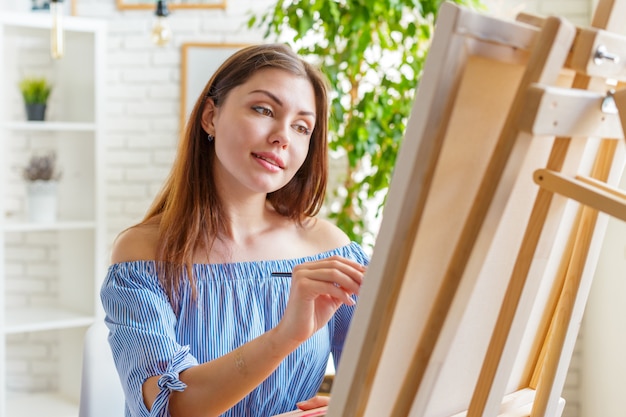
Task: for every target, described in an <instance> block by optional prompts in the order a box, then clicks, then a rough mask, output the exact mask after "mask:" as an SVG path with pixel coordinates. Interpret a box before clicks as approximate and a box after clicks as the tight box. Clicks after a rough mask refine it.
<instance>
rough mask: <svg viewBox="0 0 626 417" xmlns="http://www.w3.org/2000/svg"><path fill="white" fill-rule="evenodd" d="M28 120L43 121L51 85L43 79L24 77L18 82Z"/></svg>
mask: <svg viewBox="0 0 626 417" xmlns="http://www.w3.org/2000/svg"><path fill="white" fill-rule="evenodd" d="M18 85H19V89H20V92H21V93H22V98H23V99H24V105H25V106H26V117H27V119H28V120H44V118H45V113H46V106H47V104H48V98H49V97H50V93H51V92H52V85H50V83H49V82H48V80H46V79H45V78H43V77H26V78H22V80H20V82H19V84H18Z"/></svg>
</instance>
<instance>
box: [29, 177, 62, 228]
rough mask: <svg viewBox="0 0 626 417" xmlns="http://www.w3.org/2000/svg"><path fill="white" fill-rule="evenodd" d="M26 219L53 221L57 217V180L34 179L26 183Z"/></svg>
mask: <svg viewBox="0 0 626 417" xmlns="http://www.w3.org/2000/svg"><path fill="white" fill-rule="evenodd" d="M28 219H29V220H30V221H31V222H34V223H53V222H55V221H56V219H57V182H56V181H43V180H35V181H32V182H29V183H28Z"/></svg>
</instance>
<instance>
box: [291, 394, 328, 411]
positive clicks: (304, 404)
mask: <svg viewBox="0 0 626 417" xmlns="http://www.w3.org/2000/svg"><path fill="white" fill-rule="evenodd" d="M329 402H330V397H324V396H321V395H317V396H315V397H313V398H310V399H308V400H306V401H301V402H299V403H298V404H296V407H298V408H299V409H300V410H311V409H313V408H319V407H324V406H325V405H328V403H329Z"/></svg>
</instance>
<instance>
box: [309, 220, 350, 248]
mask: <svg viewBox="0 0 626 417" xmlns="http://www.w3.org/2000/svg"><path fill="white" fill-rule="evenodd" d="M304 233H305V234H306V237H305V239H306V241H307V242H309V244H311V245H314V246H315V248H316V249H317V251H319V252H325V251H329V250H332V249H336V248H340V247H342V246H345V245H347V244H349V243H350V238H349V237H348V235H347V234H346V233H345V232H344V231H343V230H341V229H340V228H339V227H337V226H336V225H335V224H334V223H332V222H330V221H328V220H326V219H321V218H315V219H311V221H310V222H309V223H308V224H307V226H306V227H305V232H304Z"/></svg>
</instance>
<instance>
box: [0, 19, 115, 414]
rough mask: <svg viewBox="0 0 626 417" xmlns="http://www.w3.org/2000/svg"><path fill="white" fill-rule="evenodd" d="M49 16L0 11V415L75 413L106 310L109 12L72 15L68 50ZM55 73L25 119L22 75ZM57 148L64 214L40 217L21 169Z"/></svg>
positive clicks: (66, 21) (67, 27) (67, 33)
mask: <svg viewBox="0 0 626 417" xmlns="http://www.w3.org/2000/svg"><path fill="white" fill-rule="evenodd" d="M51 24H52V18H51V16H50V15H49V14H45V13H44V14H42V13H8V12H3V13H1V14H0V417H32V416H38V415H40V416H44V415H45V416H46V417H76V416H78V403H79V397H80V379H81V367H82V347H83V338H84V335H85V331H86V330H87V328H88V326H89V325H91V324H92V323H93V322H94V321H95V320H96V319H97V318H100V317H101V314H102V313H101V311H100V302H99V296H98V294H99V289H100V283H101V281H102V279H103V278H104V274H105V270H104V269H105V268H106V266H105V260H104V257H105V255H106V250H105V245H104V236H105V226H104V220H103V219H104V199H103V195H104V190H103V188H104V178H103V163H104V146H103V140H102V117H101V108H102V105H101V101H102V91H103V79H104V70H105V65H104V54H105V49H106V45H105V31H106V25H105V22H103V21H101V20H95V19H87V18H80V17H71V16H64V18H63V25H64V30H65V55H64V57H63V58H62V59H60V60H53V59H52V58H51V57H50V52H49V45H50V29H51ZM23 76H45V77H46V78H48V79H49V80H50V81H51V82H52V84H53V91H52V95H51V97H50V101H49V103H48V109H47V114H46V121H43V122H31V121H26V116H25V111H24V106H23V102H22V98H21V95H20V93H19V90H18V88H17V83H18V81H19V79H20V78H22V77H23ZM43 150H55V151H56V153H57V161H58V164H59V167H60V169H61V170H62V178H61V180H60V182H59V203H58V221H56V222H54V223H45V224H44V223H31V222H29V221H28V217H27V215H26V212H27V207H26V199H25V195H26V193H25V189H26V187H25V182H24V181H23V180H22V178H21V168H22V167H23V166H24V164H25V163H26V162H27V161H28V159H29V158H30V156H31V155H32V154H33V153H35V152H37V151H43Z"/></svg>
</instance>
